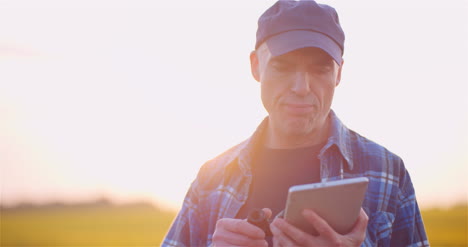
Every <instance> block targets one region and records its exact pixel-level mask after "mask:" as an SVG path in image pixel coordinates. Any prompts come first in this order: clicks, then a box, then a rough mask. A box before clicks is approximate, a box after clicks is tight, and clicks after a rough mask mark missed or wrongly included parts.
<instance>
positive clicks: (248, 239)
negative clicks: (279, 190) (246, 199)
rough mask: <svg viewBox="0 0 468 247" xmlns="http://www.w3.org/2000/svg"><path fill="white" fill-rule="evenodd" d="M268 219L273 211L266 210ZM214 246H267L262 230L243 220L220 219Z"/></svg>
mask: <svg viewBox="0 0 468 247" xmlns="http://www.w3.org/2000/svg"><path fill="white" fill-rule="evenodd" d="M263 211H264V212H265V214H266V215H267V218H270V217H271V210H270V209H266V208H264V209H263ZM213 246H265V247H268V243H267V241H266V240H265V233H264V232H263V230H262V229H260V228H259V227H257V226H254V225H252V224H250V223H248V222H247V220H241V219H228V218H224V219H220V220H218V221H217V222H216V229H215V232H214V234H213Z"/></svg>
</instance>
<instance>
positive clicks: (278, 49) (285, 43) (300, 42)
mask: <svg viewBox="0 0 468 247" xmlns="http://www.w3.org/2000/svg"><path fill="white" fill-rule="evenodd" d="M265 43H266V45H267V46H268V49H269V50H270V52H271V55H272V56H280V55H283V54H286V53H288V52H291V51H294V50H297V49H301V48H306V47H316V48H320V49H322V50H323V51H325V52H326V53H328V55H330V57H332V58H333V60H335V61H336V62H337V63H338V64H341V62H342V50H341V48H340V47H339V46H338V44H337V43H335V41H333V40H332V39H331V38H329V37H328V36H326V35H324V34H321V33H318V32H314V31H307V30H293V31H288V32H284V33H280V34H277V35H275V36H273V37H270V38H269V39H267V40H266V41H265Z"/></svg>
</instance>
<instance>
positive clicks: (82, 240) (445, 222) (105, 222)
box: [0, 203, 468, 247]
mask: <svg viewBox="0 0 468 247" xmlns="http://www.w3.org/2000/svg"><path fill="white" fill-rule="evenodd" d="M467 210H468V206H467V205H463V206H457V207H454V208H451V209H448V210H439V209H431V210H423V211H422V215H423V219H424V222H425V226H426V231H427V234H428V236H429V241H430V242H431V246H440V247H444V246H468V242H467V233H468V228H467V221H468V218H467ZM175 214H176V213H175V212H171V211H163V210H159V209H157V208H155V207H153V206H151V205H149V204H144V203H136V204H130V205H122V206H115V205H112V204H109V203H94V204H83V205H74V206H66V205H48V206H42V207H36V206H29V207H19V208H13V209H5V208H2V209H1V215H0V217H1V218H0V238H1V241H0V243H1V246H35V247H41V246H159V245H160V244H161V241H162V239H163V237H164V235H165V234H166V232H167V230H168V228H169V226H170V224H171V222H172V220H173V219H174V217H175Z"/></svg>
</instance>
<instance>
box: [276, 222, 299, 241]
mask: <svg viewBox="0 0 468 247" xmlns="http://www.w3.org/2000/svg"><path fill="white" fill-rule="evenodd" d="M280 220H283V219H280ZM283 221H284V220H283ZM280 225H281V222H280V223H278V219H275V220H274V221H273V223H271V225H270V229H271V232H272V233H273V246H274V247H279V246H297V244H296V243H295V242H294V241H293V240H291V239H290V238H289V237H288V236H286V235H285V233H284V232H283V231H282V230H281V229H280V228H279V227H280Z"/></svg>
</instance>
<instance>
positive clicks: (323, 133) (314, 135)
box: [265, 117, 331, 149]
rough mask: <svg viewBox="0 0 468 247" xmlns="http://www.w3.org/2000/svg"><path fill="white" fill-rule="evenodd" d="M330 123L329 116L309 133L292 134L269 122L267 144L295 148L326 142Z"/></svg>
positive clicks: (272, 146)
mask: <svg viewBox="0 0 468 247" xmlns="http://www.w3.org/2000/svg"><path fill="white" fill-rule="evenodd" d="M330 124H331V122H330V118H329V117H327V118H326V120H325V121H324V123H323V124H322V126H320V127H319V128H315V129H312V130H311V131H309V133H304V134H296V135H292V134H290V133H284V132H282V131H280V130H278V129H276V128H274V126H273V125H272V124H271V123H268V126H267V130H266V140H265V145H266V147H268V148H275V149H294V148H302V147H307V146H314V145H317V144H320V143H324V142H326V140H327V139H328V135H329V129H330Z"/></svg>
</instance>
